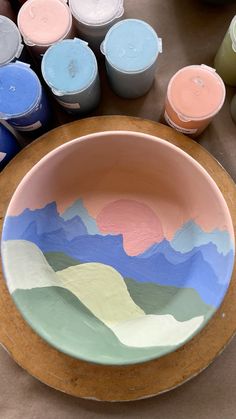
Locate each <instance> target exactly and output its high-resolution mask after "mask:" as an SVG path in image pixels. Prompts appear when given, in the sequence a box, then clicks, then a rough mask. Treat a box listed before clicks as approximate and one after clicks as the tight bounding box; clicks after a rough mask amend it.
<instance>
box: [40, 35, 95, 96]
mask: <svg viewBox="0 0 236 419" xmlns="http://www.w3.org/2000/svg"><path fill="white" fill-rule="evenodd" d="M42 74H43V77H44V80H45V81H46V83H47V84H48V85H49V86H50V87H51V89H52V90H53V92H54V93H55V94H56V95H59V96H62V95H65V94H71V93H78V92H80V91H82V90H84V89H86V88H87V87H88V86H90V84H91V83H92V82H93V81H94V79H95V77H96V75H97V61H96V58H95V55H94V53H93V51H92V50H91V49H90V48H89V47H88V44H87V43H86V42H84V41H81V40H80V39H76V38H75V39H65V40H64V41H61V42H58V43H56V44H55V45H52V46H51V47H50V48H49V49H48V50H47V51H46V53H45V54H44V56H43V60H42Z"/></svg>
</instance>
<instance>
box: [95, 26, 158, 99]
mask: <svg viewBox="0 0 236 419" xmlns="http://www.w3.org/2000/svg"><path fill="white" fill-rule="evenodd" d="M101 51H102V53H103V54H104V55H105V58H106V69H107V74H108V78H109V80H110V84H111V87H112V89H113V90H114V92H115V93H116V94H117V95H119V96H121V97H124V98H137V97H139V96H143V95H144V94H145V93H147V92H148V90H149V89H150V88H151V86H152V84H153V81H154V78H155V72H156V68H157V59H158V55H159V53H161V52H162V41H161V39H160V38H158V36H157V34H156V32H155V31H154V29H153V28H152V27H151V26H150V25H148V24H147V23H146V22H144V21H142V20H137V19H125V20H122V21H120V22H118V23H116V24H115V25H114V26H112V28H111V29H110V30H109V31H108V33H107V35H106V37H105V40H104V42H103V43H102V45H101Z"/></svg>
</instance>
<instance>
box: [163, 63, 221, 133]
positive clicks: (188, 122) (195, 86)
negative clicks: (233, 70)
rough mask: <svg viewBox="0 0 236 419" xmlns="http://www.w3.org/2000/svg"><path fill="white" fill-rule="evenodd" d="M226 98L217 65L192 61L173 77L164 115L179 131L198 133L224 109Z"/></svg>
mask: <svg viewBox="0 0 236 419" xmlns="http://www.w3.org/2000/svg"><path fill="white" fill-rule="evenodd" d="M224 100H225V85H224V83H223V80H222V79H221V77H220V76H219V75H218V74H217V73H216V71H215V69H213V68H211V67H208V66H206V65H204V64H202V65H191V66H188V67H184V68H182V69H181V70H179V71H178V72H177V73H176V74H175V75H174V76H173V77H172V78H171V80H170V82H169V85H168V90H167V97H166V105H165V114H164V117H165V120H166V122H167V123H168V124H169V125H170V126H171V127H172V128H174V129H176V130H177V131H180V132H183V133H184V134H190V135H192V136H197V135H199V134H201V132H202V131H203V130H204V129H205V128H206V127H207V125H208V124H209V123H210V122H211V120H212V118H213V117H214V116H215V115H216V114H217V113H218V112H219V111H220V109H221V107H222V106H223V103H224Z"/></svg>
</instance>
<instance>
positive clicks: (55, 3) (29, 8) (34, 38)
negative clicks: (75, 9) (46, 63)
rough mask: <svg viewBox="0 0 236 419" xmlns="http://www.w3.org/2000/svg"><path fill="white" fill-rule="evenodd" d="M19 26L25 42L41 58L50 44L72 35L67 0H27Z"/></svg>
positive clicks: (21, 12) (19, 19)
mask: <svg viewBox="0 0 236 419" xmlns="http://www.w3.org/2000/svg"><path fill="white" fill-rule="evenodd" d="M18 27H19V29H20V32H21V34H22V36H23V39H24V42H25V44H26V45H28V46H29V47H30V49H31V51H32V53H33V54H34V55H35V56H36V58H38V59H41V56H42V54H44V52H45V51H46V50H47V48H48V47H49V46H50V45H53V44H54V43H56V42H58V41H60V40H62V39H65V38H70V37H71V35H72V32H73V29H72V15H71V12H70V9H69V7H68V6H67V4H66V0H27V2H26V3H24V4H23V6H22V7H21V9H20V11H19V14H18Z"/></svg>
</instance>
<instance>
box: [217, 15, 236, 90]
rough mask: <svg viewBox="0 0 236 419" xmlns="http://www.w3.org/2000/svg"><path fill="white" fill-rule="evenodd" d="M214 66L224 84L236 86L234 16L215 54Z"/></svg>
mask: <svg viewBox="0 0 236 419" xmlns="http://www.w3.org/2000/svg"><path fill="white" fill-rule="evenodd" d="M214 66H215V68H216V71H217V72H218V73H219V75H220V76H221V77H222V79H223V80H224V82H225V83H226V84H229V85H230V86H236V16H234V18H233V20H232V21H231V24H230V26H229V29H228V31H227V32H226V35H225V37H224V39H223V42H222V44H221V46H220V48H219V50H218V52H217V54H216V57H215V61H214Z"/></svg>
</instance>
